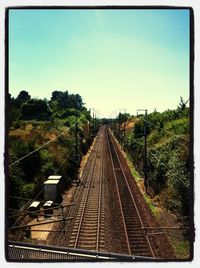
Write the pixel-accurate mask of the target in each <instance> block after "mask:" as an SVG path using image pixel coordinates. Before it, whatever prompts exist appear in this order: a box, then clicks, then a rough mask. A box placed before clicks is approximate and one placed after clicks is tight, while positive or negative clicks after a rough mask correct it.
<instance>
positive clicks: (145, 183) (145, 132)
mask: <svg viewBox="0 0 200 268" xmlns="http://www.w3.org/2000/svg"><path fill="white" fill-rule="evenodd" d="M138 111H142V112H145V120H144V186H145V190H146V193H147V186H148V184H147V180H148V175H147V109H137V114H138Z"/></svg>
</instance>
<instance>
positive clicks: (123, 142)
mask: <svg viewBox="0 0 200 268" xmlns="http://www.w3.org/2000/svg"><path fill="white" fill-rule="evenodd" d="M125 116H126V109H124V137H123V138H124V139H123V145H124V148H125V138H126V125H125V124H126V118H125Z"/></svg>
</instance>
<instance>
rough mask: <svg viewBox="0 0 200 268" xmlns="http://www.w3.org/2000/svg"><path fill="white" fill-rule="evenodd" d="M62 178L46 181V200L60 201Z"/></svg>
mask: <svg viewBox="0 0 200 268" xmlns="http://www.w3.org/2000/svg"><path fill="white" fill-rule="evenodd" d="M60 188H61V187H60V180H47V181H45V182H44V200H45V201H48V200H52V201H53V202H54V203H60V202H61V200H62V195H61V189H60Z"/></svg>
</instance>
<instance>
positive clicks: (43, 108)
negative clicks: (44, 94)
mask: <svg viewBox="0 0 200 268" xmlns="http://www.w3.org/2000/svg"><path fill="white" fill-rule="evenodd" d="M49 114H50V113H49V109H48V105H47V103H46V101H44V100H40V99H31V100H29V101H28V102H27V103H25V104H23V105H22V118H23V119H38V120H40V119H47V118H48V117H49Z"/></svg>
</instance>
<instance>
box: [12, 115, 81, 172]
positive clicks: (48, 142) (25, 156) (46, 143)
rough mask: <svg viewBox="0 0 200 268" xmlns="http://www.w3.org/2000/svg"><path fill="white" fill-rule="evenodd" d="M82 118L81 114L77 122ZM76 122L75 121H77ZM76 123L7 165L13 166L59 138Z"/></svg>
mask: <svg viewBox="0 0 200 268" xmlns="http://www.w3.org/2000/svg"><path fill="white" fill-rule="evenodd" d="M82 118H83V116H81V117H80V118H79V119H78V120H77V122H79V121H80V120H81V119H82ZM77 122H76V123H77ZM76 123H74V124H73V125H71V127H69V128H68V129H67V130H65V131H63V132H61V133H60V134H59V135H57V136H56V137H54V138H53V139H51V140H49V141H47V142H45V143H44V144H43V145H41V146H40V147H38V148H37V149H35V150H34V151H32V152H30V153H28V154H26V155H24V156H23V157H21V158H19V159H18V160H16V161H15V162H13V163H11V164H10V165H8V167H11V166H13V165H15V164H17V163H19V162H20V161H22V160H23V159H25V158H27V157H28V156H30V155H32V154H34V153H35V152H37V151H39V150H40V149H42V148H43V147H45V146H46V145H48V144H50V143H51V142H53V141H55V140H56V139H57V138H59V137H60V136H62V135H63V134H64V133H66V132H68V131H69V129H70V128H72V127H73V126H75V125H76Z"/></svg>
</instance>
